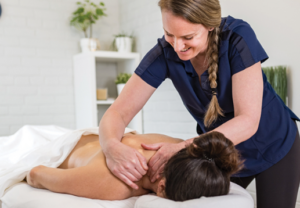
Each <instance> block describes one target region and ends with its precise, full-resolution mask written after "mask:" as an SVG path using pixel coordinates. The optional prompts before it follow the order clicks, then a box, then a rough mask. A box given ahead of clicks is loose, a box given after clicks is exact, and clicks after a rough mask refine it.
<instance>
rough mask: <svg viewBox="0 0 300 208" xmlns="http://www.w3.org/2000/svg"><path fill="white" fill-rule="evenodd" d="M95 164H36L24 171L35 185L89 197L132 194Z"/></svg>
mask: <svg viewBox="0 0 300 208" xmlns="http://www.w3.org/2000/svg"><path fill="white" fill-rule="evenodd" d="M98 167H99V165H87V166H83V167H78V168H72V169H58V168H49V167H45V166H37V167H35V168H33V169H32V170H31V171H30V172H29V173H28V175H27V183H28V184H29V185H31V186H33V187H36V188H44V189H49V190H50V191H53V192H58V193H67V194H72V195H76V196H81V197H87V198H92V199H103V200H119V199H126V198H129V197H131V196H133V195H134V194H136V193H133V190H132V189H131V188H129V187H128V186H126V185H125V184H124V183H122V182H121V181H119V180H117V179H116V178H114V176H112V174H105V173H103V169H102V170H100V169H99V168H98ZM116 188H117V191H116ZM144 194H146V193H144Z"/></svg>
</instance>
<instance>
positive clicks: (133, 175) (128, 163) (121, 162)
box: [105, 141, 148, 189]
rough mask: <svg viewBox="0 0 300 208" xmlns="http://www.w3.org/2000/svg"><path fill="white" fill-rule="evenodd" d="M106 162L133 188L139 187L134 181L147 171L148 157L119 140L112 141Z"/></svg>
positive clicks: (107, 150) (115, 173)
mask: <svg viewBox="0 0 300 208" xmlns="http://www.w3.org/2000/svg"><path fill="white" fill-rule="evenodd" d="M105 156H106V164H107V166H108V168H109V169H110V171H111V172H112V173H113V174H114V175H115V176H116V177H118V178H119V179H120V180H122V181H123V182H124V183H126V184H127V185H128V186H130V187H131V188H133V189H138V186H137V185H136V184H135V183H134V182H135V181H138V180H140V179H141V178H142V177H143V175H145V174H146V173H147V170H148V166H147V160H146V158H145V157H144V156H143V155H142V154H141V153H140V152H139V151H137V150H136V149H133V148H131V147H129V146H126V145H124V144H122V143H121V142H119V141H115V142H111V143H110V144H109V145H108V147H107V149H106V151H105Z"/></svg>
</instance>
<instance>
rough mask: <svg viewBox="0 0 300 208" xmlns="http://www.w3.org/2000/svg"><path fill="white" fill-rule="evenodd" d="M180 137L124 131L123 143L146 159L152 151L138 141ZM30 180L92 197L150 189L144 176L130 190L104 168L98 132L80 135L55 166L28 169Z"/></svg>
mask: <svg viewBox="0 0 300 208" xmlns="http://www.w3.org/2000/svg"><path fill="white" fill-rule="evenodd" d="M180 141H182V140H180V139H174V138H172V137H168V136H165V135H161V134H137V135H135V134H131V133H128V134H125V135H124V137H123V138H122V143H123V144H126V145H128V146H130V147H132V148H134V149H137V150H138V151H140V152H141V153H142V154H143V155H144V156H145V157H146V159H147V161H149V159H150V158H151V157H152V156H153V155H154V153H155V151H148V150H144V149H143V148H142V147H141V143H145V144H152V143H158V142H168V143H178V142H180ZM31 176H32V179H34V178H35V179H37V180H36V181H37V183H36V184H34V180H33V184H30V183H29V184H30V185H32V186H34V187H37V188H45V189H49V190H51V191H54V192H59V193H68V194H73V195H76V196H82V197H87V198H94V199H104V200H119V199H126V198H129V197H132V196H140V195H143V194H147V193H149V190H147V189H145V188H144V187H143V184H145V183H149V179H148V178H147V177H143V178H142V179H141V180H140V181H138V182H136V184H137V185H138V186H139V189H138V190H133V189H132V188H130V187H129V186H127V185H126V184H124V183H123V182H122V181H120V180H119V179H118V178H116V177H115V176H114V175H113V174H112V173H111V172H110V171H109V169H108V168H107V165H106V160H105V156H104V154H103V153H102V150H101V146H100V144H99V137H98V135H86V136H82V137H81V139H80V140H79V142H78V143H77V145H76V146H75V147H74V149H73V150H72V152H71V153H70V154H69V156H68V157H67V158H66V160H65V161H64V162H63V163H62V164H61V165H60V166H59V167H58V168H48V167H44V166H38V167H36V168H35V169H33V170H32V171H31Z"/></svg>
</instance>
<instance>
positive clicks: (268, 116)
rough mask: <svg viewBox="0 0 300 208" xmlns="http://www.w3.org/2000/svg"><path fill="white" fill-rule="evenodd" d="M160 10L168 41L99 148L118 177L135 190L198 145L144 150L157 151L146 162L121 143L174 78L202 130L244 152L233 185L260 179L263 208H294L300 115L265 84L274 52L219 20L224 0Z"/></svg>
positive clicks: (186, 1)
mask: <svg viewBox="0 0 300 208" xmlns="http://www.w3.org/2000/svg"><path fill="white" fill-rule="evenodd" d="M159 6H160V8H161V13H162V21H163V29H164V36H163V37H162V38H161V39H159V40H158V43H157V44H156V45H155V46H154V47H153V48H152V49H151V50H150V51H149V52H148V53H147V55H146V56H145V57H144V58H143V60H142V61H141V63H140V65H139V66H138V68H137V69H136V70H135V74H133V76H132V77H131V79H130V80H129V81H128V83H127V84H126V86H125V88H124V90H123V91H122V93H121V95H120V96H119V97H118V99H117V100H116V101H115V102H114V103H113V104H112V105H111V107H110V108H109V109H108V110H107V111H106V113H105V115H104V116H103V118H102V120H101V122H100V134H99V137H100V143H101V146H102V148H103V151H104V154H105V156H106V162H107V165H108V167H109V168H110V170H111V171H112V173H113V174H114V175H116V176H117V177H118V178H119V179H121V180H122V181H124V182H125V183H126V184H128V185H129V186H131V187H132V188H137V185H136V184H134V181H137V180H139V179H140V178H141V177H142V176H143V175H144V174H146V172H147V171H148V174H149V175H150V178H151V181H153V182H154V181H155V180H156V179H157V178H158V177H159V174H160V173H161V172H162V171H163V168H164V164H165V163H166V161H167V160H168V159H169V158H170V157H171V156H172V155H173V154H174V153H176V152H178V151H179V150H180V149H182V148H184V147H185V146H186V145H187V144H189V143H191V142H192V141H193V138H191V139H188V140H186V141H185V142H182V143H179V144H164V143H159V144H153V145H143V147H144V148H145V149H149V150H151V149H153V150H158V152H157V153H156V154H155V155H154V156H153V157H152V158H151V160H150V161H149V163H148V164H146V160H145V158H144V157H143V156H142V155H141V154H140V153H139V152H138V151H137V150H134V149H132V148H130V147H128V146H125V145H124V144H122V143H121V142H120V140H121V138H122V135H123V132H124V129H125V127H126V126H127V125H128V123H129V122H130V121H131V119H132V118H133V117H134V116H135V115H136V114H137V112H139V111H140V110H141V109H142V107H143V106H144V105H145V103H146V102H147V100H148V99H149V98H150V96H151V95H152V94H153V92H154V91H155V89H156V88H157V87H159V85H160V84H161V83H162V82H163V81H164V80H165V79H166V78H169V79H171V80H172V82H173V84H174V86H175V88H176V90H177V91H178V93H179V94H180V96H181V99H182V101H183V103H184V105H185V106H186V108H187V110H188V111H189V112H190V113H191V115H192V116H193V117H194V119H195V120H196V121H197V133H198V134H199V135H200V134H203V133H206V132H209V131H218V132H221V133H223V134H224V135H225V136H226V137H227V138H229V139H230V140H232V142H233V143H234V144H235V145H236V148H237V149H238V150H239V151H240V153H241V155H242V158H243V159H244V160H245V162H244V164H245V168H244V169H243V170H242V171H241V172H239V173H238V174H237V175H234V177H232V178H231V181H233V182H235V183H237V184H239V185H241V186H242V187H244V188H246V187H247V186H248V185H249V184H250V182H251V181H252V180H253V179H254V178H255V179H256V192H257V208H268V207H272V208H274V207H284V208H294V207H295V203H296V198H297V192H298V188H299V179H300V151H298V150H299V149H300V140H299V133H298V130H297V126H296V124H295V121H296V120H297V121H299V118H298V117H297V116H296V115H295V114H294V113H293V112H292V111H291V110H290V109H289V108H288V107H286V106H285V105H284V103H283V102H282V100H281V99H280V98H279V96H277V94H276V93H275V91H274V90H273V88H272V87H271V85H270V84H269V83H268V82H267V80H266V76H265V75H264V74H263V72H262V69H261V63H262V62H264V61H266V60H267V59H268V55H267V54H266V52H265V51H264V49H263V47H262V46H261V45H260V43H259V41H258V40H257V38H256V36H255V33H254V31H253V30H252V28H251V27H250V25H249V24H248V23H247V22H245V21H243V20H240V19H235V18H233V17H231V16H228V17H225V18H221V8H220V4H219V1H218V0H160V1H159ZM212 159H213V158H212ZM208 162H213V160H212V161H208Z"/></svg>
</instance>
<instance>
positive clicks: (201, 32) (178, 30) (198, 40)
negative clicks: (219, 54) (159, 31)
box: [162, 10, 213, 61]
mask: <svg viewBox="0 0 300 208" xmlns="http://www.w3.org/2000/svg"><path fill="white" fill-rule="evenodd" d="M162 21H163V29H164V32H165V39H166V41H167V42H168V43H170V44H171V45H172V46H173V48H174V50H175V52H176V53H177V54H178V56H179V58H180V59H181V60H184V61H186V60H190V59H192V58H195V57H196V56H197V55H198V54H199V55H205V51H206V48H207V43H208V39H207V38H208V32H209V31H211V30H212V29H213V28H212V29H211V30H209V29H208V28H206V27H204V26H203V25H202V24H194V23H191V22H189V21H187V20H185V19H184V18H182V17H178V16H174V15H173V13H172V12H170V11H167V10H162Z"/></svg>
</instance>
